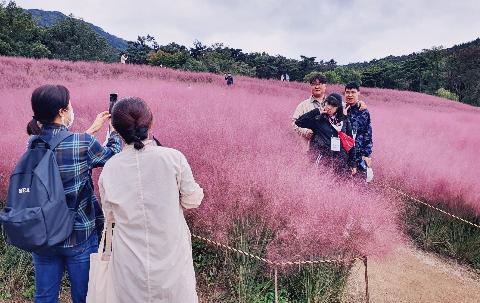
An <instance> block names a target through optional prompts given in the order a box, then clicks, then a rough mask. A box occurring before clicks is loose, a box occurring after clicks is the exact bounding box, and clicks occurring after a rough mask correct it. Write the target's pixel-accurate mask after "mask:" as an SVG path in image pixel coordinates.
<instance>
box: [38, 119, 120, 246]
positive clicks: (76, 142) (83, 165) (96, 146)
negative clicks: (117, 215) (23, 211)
mask: <svg viewBox="0 0 480 303" xmlns="http://www.w3.org/2000/svg"><path fill="white" fill-rule="evenodd" d="M60 130H67V128H66V127H65V126H63V125H59V124H48V125H44V126H43V127H42V133H41V135H40V138H42V139H43V140H45V141H46V142H48V141H49V140H50V139H51V138H52V137H53V136H55V135H56V134H58V133H59V132H60ZM121 149H122V143H121V139H120V136H119V135H118V134H117V133H116V132H111V133H110V136H108V137H107V142H106V144H105V146H102V145H101V144H100V143H99V142H98V141H97V140H96V139H95V138H94V137H93V136H91V135H89V134H86V133H83V134H81V133H75V134H73V135H72V136H70V137H68V138H67V139H65V140H64V141H62V143H60V144H59V145H58V146H57V148H55V150H54V153H55V157H56V159H57V163H58V167H59V169H60V175H61V177H62V181H63V187H64V190H65V195H66V199H67V204H68V207H70V208H73V209H77V215H76V216H75V223H74V225H73V232H72V234H71V235H70V236H69V237H68V238H67V239H66V240H65V241H64V242H63V243H61V244H60V246H61V247H73V246H76V245H79V244H81V243H83V242H85V241H86V240H87V239H88V238H89V237H90V235H91V234H92V232H93V231H95V230H97V232H99V233H101V232H102V229H103V221H104V218H103V213H102V210H101V207H100V205H99V203H98V200H97V197H96V196H95V193H94V191H93V188H94V187H93V181H92V169H93V168H95V167H102V166H103V165H104V164H105V162H107V160H108V159H110V158H111V157H112V156H113V155H115V154H116V153H119V152H120V151H121Z"/></svg>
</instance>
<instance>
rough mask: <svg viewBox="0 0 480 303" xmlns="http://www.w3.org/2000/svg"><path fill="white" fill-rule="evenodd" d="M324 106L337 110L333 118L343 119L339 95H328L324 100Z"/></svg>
mask: <svg viewBox="0 0 480 303" xmlns="http://www.w3.org/2000/svg"><path fill="white" fill-rule="evenodd" d="M325 104H328V105H331V106H333V107H336V108H337V112H336V113H335V116H337V119H339V120H344V119H345V115H344V114H343V102H342V96H341V95H340V94H337V93H331V94H330V95H328V96H327V98H325Z"/></svg>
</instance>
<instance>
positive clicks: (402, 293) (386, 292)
mask: <svg viewBox="0 0 480 303" xmlns="http://www.w3.org/2000/svg"><path fill="white" fill-rule="evenodd" d="M368 275H369V289H370V302H371V303H379V302H395V303H400V302H402V303H403V302H405V303H406V302H408V303H415V302H435V303H440V302H448V303H452V302H459V303H460V302H461V303H470V302H472V303H479V302H480V274H475V273H473V272H472V271H470V270H468V269H466V268H465V267H463V266H460V265H457V264H454V263H453V262H450V261H445V260H442V259H440V258H439V257H437V256H435V255H433V254H430V253H425V252H422V251H419V250H418V249H416V248H414V247H413V246H401V247H399V248H398V249H397V250H396V251H395V252H394V253H392V254H391V255H389V256H387V257H386V258H382V259H378V258H377V259H376V258H372V259H369V260H368ZM364 293H365V282H364V267H363V263H361V262H358V263H357V264H356V265H355V266H354V268H353V269H352V274H351V276H350V278H349V281H348V285H347V288H346V294H345V298H344V300H343V302H344V303H353V302H365V295H364Z"/></svg>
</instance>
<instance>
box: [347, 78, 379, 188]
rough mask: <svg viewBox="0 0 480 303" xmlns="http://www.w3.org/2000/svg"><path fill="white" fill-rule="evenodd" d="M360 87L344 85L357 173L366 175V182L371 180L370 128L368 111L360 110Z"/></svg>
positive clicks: (356, 84) (371, 142)
mask: <svg viewBox="0 0 480 303" xmlns="http://www.w3.org/2000/svg"><path fill="white" fill-rule="evenodd" d="M359 97H360V86H359V85H358V83H356V82H349V83H347V85H345V101H346V109H347V116H348V119H349V120H350V123H351V124H352V128H353V137H354V139H355V146H356V149H357V152H356V158H355V162H356V164H357V168H358V170H359V171H361V172H363V173H365V174H366V181H367V182H371V181H372V180H373V170H372V156H371V155H372V148H373V141H372V126H371V122H370V113H369V111H368V109H365V110H363V111H361V110H360V105H359Z"/></svg>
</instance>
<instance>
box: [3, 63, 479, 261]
mask: <svg viewBox="0 0 480 303" xmlns="http://www.w3.org/2000/svg"><path fill="white" fill-rule="evenodd" d="M45 83H58V84H64V85H66V86H67V87H68V88H69V89H70V93H71V100H72V104H73V107H74V110H75V123H74V128H73V130H74V131H82V130H84V129H86V128H87V127H88V126H89V124H90V122H91V121H93V118H94V117H95V115H96V113H97V112H99V111H102V110H105V109H106V108H107V105H108V94H109V93H110V92H112V91H116V92H118V93H119V96H120V97H124V96H138V97H141V98H143V99H144V100H146V101H147V102H148V103H149V104H150V106H151V108H152V110H153V112H154V116H155V121H154V134H155V136H156V137H157V138H159V140H160V141H161V142H162V144H163V145H165V146H168V147H173V148H176V149H179V150H180V151H182V152H183V153H184V154H185V155H186V156H187V159H188V160H189V162H190V164H191V166H192V168H193V172H194V175H195V176H196V178H197V180H198V182H199V183H200V184H201V186H202V187H203V188H204V190H205V193H206V197H205V200H204V202H203V205H202V206H201V207H200V208H199V209H198V210H196V211H193V212H192V213H191V216H192V218H191V219H192V220H191V223H192V227H193V232H195V233H199V234H202V235H209V236H211V237H214V238H215V239H219V240H222V241H227V240H228V237H227V234H228V232H229V231H230V230H231V229H232V228H233V227H234V224H237V223H238V222H244V223H245V222H248V224H249V226H251V230H250V231H249V236H251V237H260V236H258V234H259V233H260V232H261V230H263V229H265V228H267V229H269V230H271V231H273V237H272V238H271V239H270V240H269V243H268V251H267V254H268V256H269V257H270V258H273V259H277V260H287V259H306V258H315V257H319V256H327V255H336V254H338V253H345V252H346V253H348V254H368V255H372V254H381V253H384V252H387V251H389V250H390V249H392V248H393V247H394V245H395V244H396V243H397V242H398V241H399V240H400V236H399V234H400V233H399V231H398V228H397V222H396V221H397V212H398V210H397V203H396V201H395V199H394V198H393V197H392V196H390V195H389V194H388V192H386V191H380V190H373V189H371V190H367V189H366V188H365V187H363V186H355V185H352V184H351V183H350V182H344V181H340V180H337V179H336V178H335V177H334V176H332V175H331V174H330V173H329V172H326V171H323V170H322V169H321V168H320V169H314V168H312V167H311V165H310V164H309V162H308V160H307V159H306V157H305V155H304V153H303V152H302V147H301V146H299V145H298V143H299V141H298V138H297V135H296V134H295V133H294V132H293V130H292V127H291V121H290V116H291V114H292V112H293V110H294V109H295V106H296V105H297V104H298V103H299V102H300V101H301V100H303V99H305V98H307V97H308V95H309V87H308V86H306V85H303V84H300V83H284V82H283V83H282V82H279V81H265V80H258V79H251V78H245V77H236V79H235V85H234V87H233V88H227V87H226V85H225V83H224V80H223V78H222V77H221V76H217V75H213V74H208V73H200V74H199V73H190V72H182V71H175V70H169V69H161V68H153V67H147V66H131V65H120V64H111V65H108V64H103V63H85V62H80V63H71V62H60V61H49V60H29V59H14V58H6V57H0V97H1V100H2V101H1V102H2V103H1V104H2V111H1V115H2V125H1V126H2V128H3V135H2V137H1V139H0V143H1V144H0V155H2V156H3V157H2V160H0V199H2V198H3V197H5V189H6V186H7V182H8V176H9V174H10V171H11V169H12V168H13V166H14V164H15V161H16V160H17V159H18V158H19V156H20V155H21V153H22V152H23V150H24V148H25V142H26V140H27V135H26V133H25V125H26V123H27V121H28V120H29V119H30V117H31V115H32V113H31V108H30V103H29V99H30V95H31V93H32V91H33V89H34V88H35V87H37V86H38V85H41V84H45ZM340 89H341V87H338V86H332V87H330V91H339V90H340ZM362 92H363V90H362ZM364 93H365V100H366V101H367V103H368V106H369V110H370V112H371V115H372V120H373V125H374V140H375V141H374V161H375V162H374V164H375V173H376V181H377V182H382V183H383V182H385V183H387V184H392V185H394V186H396V187H401V188H403V189H404V190H408V191H409V192H411V193H414V194H416V195H419V196H420V197H423V198H427V199H429V200H430V201H432V202H436V201H444V202H447V203H448V202H450V201H456V202H458V201H461V203H465V204H466V205H469V206H471V207H472V208H474V209H475V211H477V213H480V202H479V193H480V189H479V188H476V187H475V186H474V185H475V183H476V180H475V179H474V178H473V177H474V174H477V175H478V173H477V172H478V168H479V167H478V166H479V164H478V163H477V162H478V161H476V162H474V161H473V157H474V155H475V154H476V150H475V151H474V148H475V147H476V149H478V147H479V146H480V145H479V143H480V142H479V135H476V134H475V131H474V129H472V126H473V125H474V124H473V122H474V121H475V118H476V120H478V117H479V116H480V111H479V110H478V109H476V108H472V107H469V106H466V105H462V104H457V103H454V102H450V101H446V100H443V99H439V98H435V97H430V96H425V95H422V94H414V93H408V92H397V91H387V90H379V89H365V91H364ZM447 121H448V122H447ZM452 126H453V127H452ZM469 132H472V133H471V134H470V135H469ZM98 139H99V140H100V141H101V142H103V140H104V134H101V135H99V136H98ZM467 141H468V142H467ZM462 142H464V143H467V144H460V143H462ZM97 174H98V172H97ZM252 220H253V221H252Z"/></svg>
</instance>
